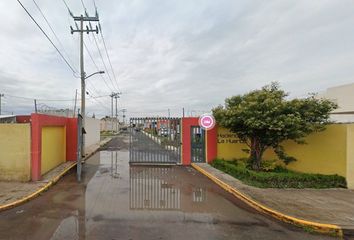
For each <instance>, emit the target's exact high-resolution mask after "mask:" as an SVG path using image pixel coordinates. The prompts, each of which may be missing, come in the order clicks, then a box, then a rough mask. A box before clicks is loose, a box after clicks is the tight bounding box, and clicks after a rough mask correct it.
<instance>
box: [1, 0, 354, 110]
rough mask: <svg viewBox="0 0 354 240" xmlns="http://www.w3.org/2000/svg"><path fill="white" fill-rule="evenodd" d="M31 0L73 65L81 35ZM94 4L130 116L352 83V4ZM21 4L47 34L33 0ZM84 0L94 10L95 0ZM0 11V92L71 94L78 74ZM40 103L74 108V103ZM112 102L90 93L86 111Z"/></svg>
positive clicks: (90, 68) (62, 14)
mask: <svg viewBox="0 0 354 240" xmlns="http://www.w3.org/2000/svg"><path fill="white" fill-rule="evenodd" d="M37 2H38V4H39V5H40V6H41V8H42V10H43V12H44V13H45V14H46V16H47V18H48V19H49V21H50V22H51V23H52V25H53V27H54V29H55V30H56V32H57V35H58V36H59V37H60V39H61V40H62V43H63V45H64V48H65V52H66V56H67V57H68V58H70V59H71V61H72V64H73V65H74V66H75V67H76V68H78V63H79V61H78V60H79V51H78V50H79V49H78V46H79V45H78V36H77V35H74V36H72V35H71V34H70V32H69V26H70V24H71V25H72V24H73V21H72V20H71V19H70V16H69V15H68V13H67V11H66V9H65V6H64V4H63V3H62V1H59V0H58V1H44V0H37ZM67 2H68V4H69V5H70V8H71V9H72V11H73V12H74V13H75V14H80V13H82V12H83V10H82V6H81V4H80V1H67ZM96 2H97V5H98V8H99V12H100V17H101V20H102V27H103V33H104V35H105V40H106V43H107V47H108V51H109V53H110V56H111V60H112V64H113V66H114V69H115V72H116V75H117V77H118V84H119V88H120V90H121V91H122V92H123V95H122V96H121V99H120V103H119V107H120V108H123V107H124V108H127V109H128V112H130V115H131V116H133V115H166V114H167V109H170V110H171V112H172V114H181V111H182V110H181V109H182V107H185V108H186V111H187V112H191V111H208V110H210V108H211V107H214V106H216V105H218V104H221V103H223V100H224V98H225V97H228V96H231V95H235V94H240V93H244V92H246V91H249V90H252V89H254V88H258V87H261V86H263V85H265V84H268V83H270V82H271V81H279V82H280V83H281V84H282V86H283V87H284V88H285V90H286V91H289V92H291V94H292V96H302V95H304V94H306V93H308V92H318V91H322V90H324V89H325V88H327V87H330V86H333V85H338V84H344V83H349V82H352V81H353V80H352V77H351V76H352V75H353V74H354V68H352V67H351V63H352V62H353V60H354V54H353V53H354V51H353V50H354V45H353V44H352V43H353V41H354V34H353V33H352V31H351V28H352V26H353V25H354V16H353V14H352V11H351V10H352V9H353V7H354V3H353V2H352V1H350V0H342V1H332V0H316V1H305V0H297V1H294V0H287V1H284V0H272V1H257V0H254V1H249V0H247V1H246V0H244V1H231V0H228V1H227V0H221V1H212V0H199V1H177V0H175V1H165V0H149V1H146V0H133V1H102V0H101V1H99V0H96ZM23 3H24V4H25V5H26V6H27V7H28V9H29V10H30V11H31V13H32V14H33V16H34V17H35V18H36V19H38V22H39V23H40V24H41V25H42V26H43V27H44V28H45V30H46V31H47V32H48V33H50V31H49V29H48V27H47V26H46V25H45V22H44V20H43V19H42V18H41V16H40V14H39V12H38V11H37V10H36V8H35V6H34V5H33V2H32V1H29V0H23ZM85 3H86V5H87V9H88V11H89V12H90V13H91V14H93V13H94V7H93V4H92V1H85ZM0 11H1V14H2V16H3V18H4V19H7V24H2V25H1V26H0V28H1V32H2V34H1V35H0V44H1V46H2V47H1V48H0V55H1V58H0V64H1V67H0V92H4V93H5V94H8V95H15V96H24V97H33V98H40V99H72V98H74V93H75V89H79V88H80V81H79V79H77V78H75V77H74V76H73V74H72V73H71V72H70V70H69V69H68V68H67V66H66V65H65V64H64V63H63V61H62V60H61V59H60V57H59V56H58V54H57V53H56V52H55V50H54V49H53V48H52V47H51V46H50V44H49V43H48V41H47V40H46V39H45V38H44V36H42V35H41V33H40V32H39V30H38V29H37V28H36V27H35V25H34V24H33V23H32V22H31V21H30V19H29V18H28V16H26V15H25V12H24V11H23V10H22V9H21V8H20V6H19V5H18V4H17V3H16V1H6V3H5V1H4V2H1V3H0ZM50 35H51V34H50ZM51 37H52V39H54V38H53V36H52V35H51ZM54 40H55V39H54ZM98 40H99V41H98V43H99V45H100V47H101V51H102V54H104V52H103V43H102V40H101V39H100V38H98ZM86 44H87V45H88V46H89V48H90V49H91V53H92V55H93V57H94V58H95V61H96V63H97V64H98V65H99V68H100V69H102V70H104V69H103V64H102V62H101V60H100V57H99V53H98V51H97V49H96V47H95V43H94V41H93V37H92V36H86ZM58 46H60V45H59V44H58ZM104 57H105V55H104ZM105 61H106V59H105ZM85 62H86V71H87V72H88V73H91V72H94V71H96V69H95V66H94V65H93V64H92V62H91V60H90V58H89V57H88V56H87V53H85ZM106 65H107V66H109V65H108V62H107V61H106ZM110 75H111V77H112V78H113V74H112V73H110ZM105 79H106V82H107V84H108V85H109V87H107V85H106V84H105V83H104V82H103V80H102V79H101V78H100V77H98V76H95V77H93V78H91V79H90V80H88V81H89V82H88V91H89V92H90V94H91V95H93V96H98V95H107V94H109V93H110V91H111V89H112V88H114V87H113V86H112V83H111V81H110V80H109V79H108V75H107V74H106V76H105ZM113 85H114V84H113ZM46 104H48V105H51V106H53V107H58V108H62V107H73V102H47V103H46ZM4 109H5V110H6V111H8V112H12V111H13V112H15V113H21V114H22V113H29V112H31V111H33V104H32V102H31V101H29V100H21V99H16V98H11V97H6V98H5V106H4ZM109 109H110V100H109V98H108V97H103V98H99V99H98V100H93V99H89V100H88V112H89V114H92V113H93V112H95V113H96V115H99V116H103V115H107V114H109ZM139 113H141V114H139Z"/></svg>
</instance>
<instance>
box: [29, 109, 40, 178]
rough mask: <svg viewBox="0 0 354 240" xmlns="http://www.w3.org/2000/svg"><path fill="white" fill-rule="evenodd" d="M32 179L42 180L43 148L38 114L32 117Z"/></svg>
mask: <svg viewBox="0 0 354 240" xmlns="http://www.w3.org/2000/svg"><path fill="white" fill-rule="evenodd" d="M31 138H32V139H31V178H32V181H38V180H40V179H41V148H42V135H41V126H40V121H39V115H38V114H32V115H31Z"/></svg>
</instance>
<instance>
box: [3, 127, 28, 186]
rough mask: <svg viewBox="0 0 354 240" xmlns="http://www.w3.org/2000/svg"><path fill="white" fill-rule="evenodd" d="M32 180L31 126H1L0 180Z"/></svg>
mask: <svg viewBox="0 0 354 240" xmlns="http://www.w3.org/2000/svg"><path fill="white" fill-rule="evenodd" d="M30 178H31V127H30V124H0V180H2V181H29V180H30Z"/></svg>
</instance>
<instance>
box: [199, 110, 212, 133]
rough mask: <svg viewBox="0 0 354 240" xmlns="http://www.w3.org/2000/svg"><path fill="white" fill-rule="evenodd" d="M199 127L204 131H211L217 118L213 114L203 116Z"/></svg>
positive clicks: (200, 118)
mask: <svg viewBox="0 0 354 240" xmlns="http://www.w3.org/2000/svg"><path fill="white" fill-rule="evenodd" d="M199 126H200V127H201V128H203V129H204V130H210V129H212V128H214V126H215V118H214V117H213V115H211V114H203V115H201V116H200V117H199Z"/></svg>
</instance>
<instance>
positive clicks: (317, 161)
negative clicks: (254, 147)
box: [217, 124, 354, 177]
mask: <svg viewBox="0 0 354 240" xmlns="http://www.w3.org/2000/svg"><path fill="white" fill-rule="evenodd" d="M347 128H348V129H349V128H350V129H352V133H353V136H354V125H353V124H333V125H329V126H328V127H327V129H326V130H325V131H323V132H320V133H314V134H311V135H309V136H308V137H306V138H305V141H306V142H307V144H304V145H299V144H296V143H295V142H293V141H286V142H284V143H283V144H282V145H283V146H284V148H285V151H286V153H288V154H289V155H290V156H294V157H295V158H296V159H297V161H296V162H292V163H290V164H289V165H288V166H287V167H288V168H289V169H292V170H295V171H300V172H307V173H321V174H338V175H341V176H344V177H346V176H347V146H351V149H354V145H353V144H351V145H348V143H349V142H348V139H347ZM227 134H229V135H227ZM230 134H231V133H230V132H229V131H228V130H226V129H222V128H219V131H218V145H217V148H218V154H217V156H218V158H224V159H226V160H229V159H233V158H241V157H248V154H246V153H244V152H243V151H242V150H241V149H243V148H247V146H246V145H245V144H242V143H239V141H238V139H237V137H236V135H230ZM351 139H352V138H351ZM352 141H353V142H354V139H352ZM352 151H354V150H352ZM350 153H351V154H353V156H354V152H350ZM264 159H277V157H276V155H275V154H274V152H273V151H272V150H269V151H266V152H265V154H264ZM353 164H354V163H353ZM353 171H354V170H353Z"/></svg>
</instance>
